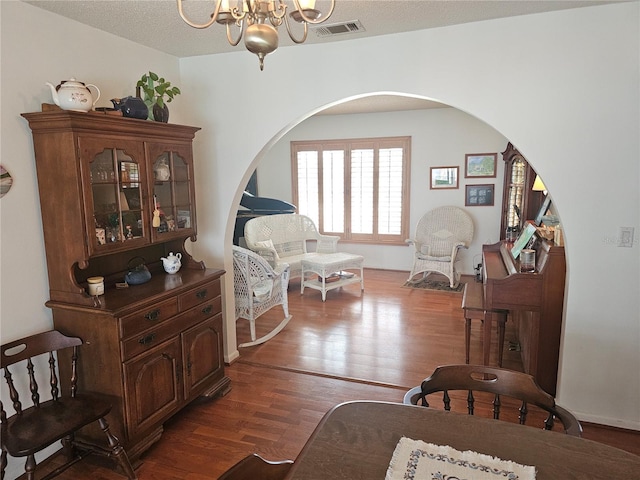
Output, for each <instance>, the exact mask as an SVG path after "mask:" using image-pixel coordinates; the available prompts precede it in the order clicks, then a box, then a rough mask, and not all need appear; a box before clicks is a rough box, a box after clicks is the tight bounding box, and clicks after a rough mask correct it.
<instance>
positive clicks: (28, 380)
mask: <svg viewBox="0 0 640 480" xmlns="http://www.w3.org/2000/svg"><path fill="white" fill-rule="evenodd" d="M82 343H83V342H82V340H81V339H80V338H77V337H67V336H65V335H63V334H62V333H60V332H58V331H57V330H51V331H48V332H44V333H39V334H36V335H32V336H30V337H26V338H23V339H20V340H15V341H13V342H10V343H7V344H5V345H2V347H1V352H0V368H2V369H3V370H4V377H5V379H6V381H7V385H8V387H9V396H10V398H11V401H12V403H13V409H14V410H15V414H14V415H12V416H10V417H7V412H6V411H5V409H4V405H2V402H0V421H1V422H2V424H1V426H0V427H1V430H2V441H1V443H2V478H4V475H5V469H6V466H7V454H8V455H11V456H12V457H27V460H26V462H25V472H26V478H27V479H28V480H33V479H34V478H35V471H36V460H35V454H36V453H37V452H39V451H41V450H43V449H44V448H46V447H48V446H49V445H53V444H54V443H55V442H57V441H59V440H61V441H62V450H63V454H64V457H65V463H64V464H63V465H61V466H60V467H58V468H56V469H55V470H53V471H52V472H50V473H48V474H47V476H46V478H52V477H54V476H57V475H58V474H60V473H62V472H63V471H64V470H66V469H67V468H68V467H70V466H71V465H73V464H74V463H76V462H78V461H79V460H81V459H82V458H84V457H85V456H86V455H88V454H89V453H98V454H103V455H105V456H109V457H113V458H114V459H115V460H116V461H117V463H118V464H119V465H120V467H121V468H122V470H123V472H124V474H125V475H126V476H127V478H129V479H135V478H136V475H135V472H134V470H133V468H132V466H131V463H130V462H129V458H128V457H127V454H126V452H125V451H124V448H123V447H122V446H121V445H120V442H119V440H118V439H117V438H116V436H115V435H113V434H112V433H111V432H110V431H109V424H108V423H107V420H106V419H105V417H106V415H107V414H108V413H109V412H110V411H111V403H110V402H109V400H108V399H106V398H105V397H104V396H101V395H96V394H87V393H80V392H79V391H78V384H77V377H78V376H77V371H78V364H79V361H78V352H79V347H80V345H82ZM68 348H69V349H72V350H71V351H72V354H71V357H70V370H67V371H69V372H70V379H69V386H70V388H69V391H68V392H66V394H65V393H63V392H61V391H60V387H61V386H60V384H59V381H58V373H57V371H56V370H57V369H56V358H59V359H60V360H59V361H60V362H62V361H63V360H62V359H63V358H69V357H67V356H65V355H59V356H58V355H57V354H56V352H59V351H61V350H64V349H68ZM36 357H40V358H36ZM19 362H21V365H20V366H24V367H26V368H25V375H18V374H17V372H18V371H19V370H18V369H19V367H20V366H18V365H16V364H18V363H19ZM45 362H48V367H47V370H48V372H47V373H46V374H45V375H44V376H39V375H37V374H36V366H40V365H42V366H45ZM14 365H15V367H13V366H14ZM9 367H12V370H14V371H13V372H11V370H10V368H9ZM63 371H65V370H63ZM45 377H48V381H49V385H50V387H51V392H50V393H51V399H50V400H46V401H41V400H40V393H39V391H38V380H39V379H41V378H45ZM40 381H42V380H40ZM21 385H25V388H26V387H27V386H28V389H29V393H30V397H31V401H32V405H31V406H30V407H28V408H24V407H23V402H26V400H25V399H21V398H20V395H19V392H18V390H19V389H20V387H21ZM27 400H28V399H27ZM93 422H98V423H99V425H100V428H101V429H102V431H103V432H104V434H105V435H106V439H107V445H108V447H103V446H98V445H92V444H89V443H87V442H81V441H79V440H78V441H76V438H75V435H74V434H75V432H77V431H78V430H80V429H81V428H82V427H84V426H86V425H89V424H91V423H93ZM38 478H40V475H38Z"/></svg>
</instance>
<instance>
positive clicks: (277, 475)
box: [218, 453, 293, 480]
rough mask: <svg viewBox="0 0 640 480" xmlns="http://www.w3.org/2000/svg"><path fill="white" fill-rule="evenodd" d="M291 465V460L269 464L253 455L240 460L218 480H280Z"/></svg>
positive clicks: (255, 454)
mask: <svg viewBox="0 0 640 480" xmlns="http://www.w3.org/2000/svg"><path fill="white" fill-rule="evenodd" d="M291 465H293V461H291V460H283V461H280V462H270V461H269V460H265V459H264V458H262V457H261V456H260V455H258V454H257V453H254V454H253V455H248V456H246V457H245V458H243V459H242V460H240V461H239V462H238V463H236V464H235V465H234V466H233V467H231V468H230V469H229V470H227V471H226V472H224V473H223V474H222V475H221V476H220V477H218V480H282V479H283V478H284V477H285V476H286V475H287V473H288V472H289V469H290V468H291Z"/></svg>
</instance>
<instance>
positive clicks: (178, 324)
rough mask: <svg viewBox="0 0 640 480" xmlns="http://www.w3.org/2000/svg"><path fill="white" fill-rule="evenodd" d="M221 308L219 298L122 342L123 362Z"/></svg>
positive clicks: (217, 311)
mask: <svg viewBox="0 0 640 480" xmlns="http://www.w3.org/2000/svg"><path fill="white" fill-rule="evenodd" d="M221 308H222V299H221V297H216V298H214V299H213V300H211V301H209V302H206V303H204V304H202V305H198V306H196V307H194V308H192V309H191V310H188V311H186V312H184V313H183V314H180V315H178V316H176V317H174V318H172V319H171V320H169V321H168V322H163V323H161V324H160V325H158V326H157V327H156V328H152V329H149V330H146V331H144V332H140V333H139V334H137V335H135V336H133V337H131V338H129V339H126V340H124V341H123V342H122V356H123V361H126V360H129V359H131V358H133V357H135V356H136V355H139V354H140V353H142V352H145V351H147V350H149V349H151V348H153V347H155V346H156V345H159V344H160V343H162V342H164V341H165V340H167V339H169V338H171V337H173V336H177V335H178V334H180V333H181V332H182V331H183V330H186V329H187V328H190V327H192V326H193V325H196V324H198V323H200V322H202V321H204V320H206V319H207V318H209V317H211V316H212V315H215V314H216V313H219V312H220V310H221Z"/></svg>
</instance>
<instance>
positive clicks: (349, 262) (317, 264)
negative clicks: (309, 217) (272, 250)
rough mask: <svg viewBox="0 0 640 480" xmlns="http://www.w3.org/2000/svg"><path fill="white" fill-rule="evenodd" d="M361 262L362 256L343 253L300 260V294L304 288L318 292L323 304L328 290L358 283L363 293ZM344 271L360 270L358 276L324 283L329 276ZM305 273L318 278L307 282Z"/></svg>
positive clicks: (341, 276)
mask: <svg viewBox="0 0 640 480" xmlns="http://www.w3.org/2000/svg"><path fill="white" fill-rule="evenodd" d="M363 262H364V257H363V256H362V255H353V254H351V253H343V252H338V253H327V254H322V255H316V256H314V257H312V258H310V259H305V260H302V262H301V263H302V280H301V281H300V294H303V293H304V289H305V287H307V288H313V289H314V290H320V291H321V292H322V301H323V302H324V301H325V300H326V298H327V292H328V291H329V290H333V289H334V288H340V287H343V286H345V285H349V284H352V283H357V282H360V290H361V291H364V273H363V270H362V264H363ZM346 270H360V272H359V273H360V274H359V275H357V274H348V275H340V278H339V279H338V280H334V281H330V282H327V281H326V280H327V278H328V277H329V276H330V275H331V274H336V273H337V274H340V272H343V271H346ZM305 273H316V274H317V275H318V276H319V277H320V278H318V279H316V278H315V277H313V278H310V279H308V280H307V279H306V278H305Z"/></svg>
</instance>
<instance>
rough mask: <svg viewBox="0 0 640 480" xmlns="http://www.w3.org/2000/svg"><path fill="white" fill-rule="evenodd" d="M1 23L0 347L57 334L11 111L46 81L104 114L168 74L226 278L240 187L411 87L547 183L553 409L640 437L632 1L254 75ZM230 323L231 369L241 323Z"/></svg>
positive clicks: (209, 244) (210, 238)
mask: <svg viewBox="0 0 640 480" xmlns="http://www.w3.org/2000/svg"><path fill="white" fill-rule="evenodd" d="M0 15H1V27H2V31H1V40H2V45H1V49H2V50H1V59H2V72H1V80H2V83H1V87H0V88H1V90H0V92H1V97H0V99H1V101H2V112H1V120H2V129H1V135H2V137H1V138H2V145H1V147H0V148H1V150H0V151H1V155H2V156H1V162H2V164H3V165H4V166H6V167H7V168H8V169H9V171H10V172H11V173H12V174H13V176H14V178H15V182H14V186H13V188H12V189H11V191H10V192H9V194H8V195H6V196H5V197H4V198H2V200H0V227H1V228H0V255H1V272H0V273H1V275H0V282H1V283H0V314H1V318H0V327H1V332H0V333H1V335H2V341H3V342H5V341H9V340H11V339H13V338H17V337H21V336H23V335H27V334H30V333H33V332H36V331H40V330H44V329H47V328H50V327H51V320H50V318H51V317H50V313H49V311H48V309H47V308H46V307H44V302H45V301H46V300H47V299H48V287H47V279H46V271H45V256H44V245H43V240H42V227H41V219H40V209H39V200H38V193H37V184H36V177H35V168H34V158H33V150H32V143H31V138H30V131H29V129H28V126H27V124H26V122H25V121H24V120H23V119H22V118H21V117H20V116H19V115H20V113H22V112H27V111H38V110H40V103H42V102H50V100H51V97H50V93H49V91H48V90H47V89H46V87H44V85H43V84H44V82H46V81H49V82H52V83H57V82H59V81H60V80H63V79H67V78H69V77H71V76H75V77H76V78H78V79H80V80H83V81H86V82H90V83H94V84H97V85H98V86H99V87H100V88H101V89H102V91H103V99H104V100H103V99H101V100H100V102H99V105H100V106H108V105H109V102H108V101H107V99H109V98H112V97H116V96H124V95H127V94H132V93H133V86H134V84H135V81H136V80H137V79H138V78H139V77H140V75H141V74H142V73H143V72H145V71H147V70H153V71H156V72H158V73H160V72H161V73H163V74H164V75H165V76H166V77H167V78H169V79H170V80H172V81H174V79H175V81H174V83H175V84H177V85H179V86H180V88H181V89H182V91H183V94H182V95H181V96H180V97H178V98H177V100H176V101H174V102H173V103H172V104H171V105H172V108H171V122H172V123H174V122H175V123H185V124H190V125H197V126H200V127H202V128H203V130H202V131H201V132H199V133H198V134H197V136H196V142H195V145H194V150H195V154H196V158H197V159H198V160H197V163H196V176H197V195H198V198H197V200H198V220H199V224H198V231H199V235H198V237H199V239H198V242H197V243H196V244H194V247H193V249H194V254H195V256H196V258H199V259H202V260H204V261H205V262H206V263H207V264H208V265H211V266H217V265H222V264H224V266H225V268H226V269H227V271H229V270H230V269H231V263H230V259H229V250H230V245H231V238H232V233H233V221H234V218H235V210H236V209H237V205H238V201H239V199H240V193H241V189H242V187H243V186H244V185H245V184H246V181H247V180H248V178H249V175H250V173H251V171H253V168H255V166H256V165H258V164H259V162H260V160H261V159H262V157H263V155H264V153H265V152H266V151H268V150H269V149H270V148H271V147H272V146H273V145H274V144H275V143H276V142H277V141H278V140H279V139H280V138H281V137H282V136H283V135H284V134H285V133H287V131H288V130H289V129H290V128H292V127H293V126H294V125H296V124H298V123H299V122H300V121H302V120H304V119H305V118H307V117H309V116H310V115H312V114H313V113H314V112H315V111H317V110H319V109H321V108H323V107H324V106H326V105H329V104H331V103H335V102H339V101H342V100H344V99H347V98H350V97H352V96H356V95H362V94H369V93H376V92H395V93H400V94H412V95H419V96H423V97H427V98H433V99H436V100H439V101H442V102H444V103H446V104H448V105H451V106H453V107H455V108H457V109H460V110H461V111H464V112H466V113H468V114H469V115H471V116H472V117H475V118H478V119H479V120H480V121H481V122H484V123H486V124H487V125H490V126H491V127H493V128H494V129H495V130H496V131H497V132H499V133H500V135H503V136H504V138H507V139H509V140H511V141H512V142H513V143H514V144H515V145H517V146H518V147H519V149H520V150H521V152H522V153H523V154H524V155H525V156H526V157H527V159H528V160H529V161H530V162H531V163H532V165H533V166H534V167H535V168H536V170H538V172H539V173H540V174H541V175H542V177H543V178H544V179H545V182H546V183H547V186H548V187H549V190H550V191H551V192H553V196H554V203H555V204H556V205H557V206H558V209H559V212H560V214H561V216H562V221H563V225H564V227H565V234H566V241H567V253H568V263H569V265H568V270H569V279H568V280H569V281H568V287H567V288H568V291H567V295H566V298H567V314H566V319H565V326H564V341H563V348H562V355H561V368H560V388H559V402H560V403H562V404H563V405H566V406H567V407H568V408H570V409H572V410H574V411H575V412H576V413H577V414H578V416H579V417H580V418H581V419H584V420H590V421H597V422H601V423H607V424H611V425H619V426H626V427H630V428H635V429H640V373H639V369H638V366H639V365H640V325H639V324H640V305H639V298H640V295H639V293H640V265H639V263H640V255H638V240H637V239H638V238H639V236H640V232H639V231H638V227H639V225H640V222H639V220H640V205H639V204H640V199H639V196H638V183H639V180H640V171H639V162H638V159H639V157H640V147H639V139H638V130H639V129H640V120H639V104H640V98H639V88H638V87H639V74H638V70H639V63H640V62H639V57H640V55H639V29H640V27H639V25H640V22H639V14H638V2H632V3H627V4H621V5H608V6H600V7H589V8H584V9H578V10H569V11H565V12H555V13H549V14H542V15H531V16H526V17H520V18H511V19H504V20H496V21H489V22H481V23H475V24H466V25H460V26H452V27H447V28H440V29H431V30H425V31H420V32H413V33H409V34H402V35H393V36H388V37H382V38H371V39H363V40H355V41H349V42H338V43H333V44H326V45H303V46H296V47H290V48H282V49H280V50H278V51H277V52H275V53H274V54H273V55H270V56H269V57H268V58H267V60H266V66H265V71H264V72H260V71H259V69H258V66H257V60H256V58H255V57H254V56H253V55H251V54H249V53H247V52H245V51H243V49H241V48H240V47H239V48H238V51H237V52H234V53H230V54H224V55H215V56H205V57H196V58H188V59H183V60H181V61H180V62H179V64H178V61H177V60H176V59H175V58H173V57H170V56H167V55H163V54H160V53H158V52H154V51H153V50H150V49H147V48H144V47H141V46H137V45H135V44H132V43H130V42H127V41H125V40H122V39H120V38H117V37H114V36H111V35H108V34H106V33H104V32H100V31H98V30H95V29H92V28H89V27H86V26H83V25H80V24H77V23H76V22H73V21H70V20H66V19H62V18H60V17H57V16H55V15H53V14H50V13H48V12H44V11H41V10H39V9H36V8H34V7H31V6H29V5H27V4H24V3H22V2H16V1H2V2H0ZM416 45H418V46H419V47H420V48H416ZM381 65H383V66H384V68H380V66H381ZM310 92H312V94H310ZM601 166H602V167H603V168H606V169H607V170H606V174H605V172H604V171H603V168H598V167H601ZM605 178H611V179H612V180H611V181H609V182H605V181H602V180H603V179H605ZM594 186H597V188H596V187H594ZM63 187H64V186H61V188H63ZM619 226H633V227H635V228H636V241H635V243H634V246H633V248H617V247H615V239H616V237H617V234H618V227H619ZM228 283H229V282H227V285H226V290H227V295H228V294H229V292H230V286H229V285H228ZM225 321H226V328H227V331H226V336H227V338H226V349H227V350H226V352H227V358H229V359H231V358H234V357H235V356H236V355H237V348H236V340H235V324H234V321H233V314H231V315H229V312H227V315H226V319H225ZM2 398H3V399H6V398H7V397H6V393H5V391H4V390H3V391H2ZM8 478H11V474H10V472H9V474H8Z"/></svg>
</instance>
